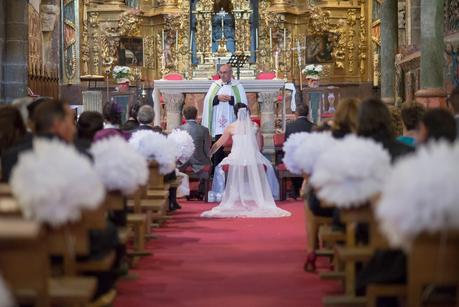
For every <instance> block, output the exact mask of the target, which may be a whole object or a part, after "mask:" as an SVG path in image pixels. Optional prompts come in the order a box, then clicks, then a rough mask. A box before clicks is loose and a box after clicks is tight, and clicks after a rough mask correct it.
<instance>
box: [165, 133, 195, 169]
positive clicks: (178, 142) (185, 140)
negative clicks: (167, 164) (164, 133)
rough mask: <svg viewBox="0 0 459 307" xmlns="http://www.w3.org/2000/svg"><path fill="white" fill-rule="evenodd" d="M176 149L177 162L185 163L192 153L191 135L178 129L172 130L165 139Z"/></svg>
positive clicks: (192, 142) (193, 147)
mask: <svg viewBox="0 0 459 307" xmlns="http://www.w3.org/2000/svg"><path fill="white" fill-rule="evenodd" d="M167 139H168V140H169V141H171V142H172V143H173V144H174V145H175V146H176V148H177V160H178V161H180V162H182V163H185V162H186V161H188V160H189V159H190V158H191V156H192V155H193V153H194V150H195V146H194V141H193V138H192V137H191V135H190V134H189V133H188V132H187V131H185V130H180V129H174V130H173V131H172V132H171V133H170V134H169V135H168V137H167Z"/></svg>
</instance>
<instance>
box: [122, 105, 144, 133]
mask: <svg viewBox="0 0 459 307" xmlns="http://www.w3.org/2000/svg"><path fill="white" fill-rule="evenodd" d="M139 108H140V105H139V104H138V103H134V104H133V105H132V106H130V107H129V118H128V120H127V121H126V122H125V123H124V125H123V127H122V128H121V130H123V131H126V132H132V131H134V130H137V128H138V127H139V121H138V120H137V114H138V112H139Z"/></svg>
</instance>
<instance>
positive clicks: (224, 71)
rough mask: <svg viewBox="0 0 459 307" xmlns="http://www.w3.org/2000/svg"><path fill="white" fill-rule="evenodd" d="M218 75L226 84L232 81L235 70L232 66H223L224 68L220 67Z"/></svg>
mask: <svg viewBox="0 0 459 307" xmlns="http://www.w3.org/2000/svg"><path fill="white" fill-rule="evenodd" d="M218 75H219V76H220V78H221V79H222V81H223V82H224V83H226V82H228V81H230V80H231V77H232V76H233V68H232V67H231V65H230V64H223V65H222V66H220V69H219V70H218Z"/></svg>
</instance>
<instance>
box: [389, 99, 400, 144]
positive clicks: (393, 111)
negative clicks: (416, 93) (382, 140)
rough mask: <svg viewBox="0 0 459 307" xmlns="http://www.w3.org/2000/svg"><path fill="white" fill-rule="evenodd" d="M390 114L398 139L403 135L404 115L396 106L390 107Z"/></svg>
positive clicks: (393, 129)
mask: <svg viewBox="0 0 459 307" xmlns="http://www.w3.org/2000/svg"><path fill="white" fill-rule="evenodd" d="M387 108H388V109H389V113H390V118H391V122H392V131H393V132H394V136H395V137H396V138H398V137H399V136H401V135H402V134H403V121H402V113H401V111H400V108H398V107H396V106H388V107H387Z"/></svg>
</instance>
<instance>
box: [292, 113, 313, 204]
mask: <svg viewBox="0 0 459 307" xmlns="http://www.w3.org/2000/svg"><path fill="white" fill-rule="evenodd" d="M308 114H309V108H308V106H307V105H305V104H300V105H298V106H297V107H296V120H294V121H293V122H291V123H288V124H287V127H286V128H285V140H288V138H289V136H290V135H292V134H294V133H298V132H311V131H312V128H313V127H314V124H313V123H311V122H310V121H309V120H308ZM291 180H292V185H293V198H295V199H296V198H297V197H298V196H299V195H300V189H301V185H302V184H303V178H301V177H295V178H291Z"/></svg>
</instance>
